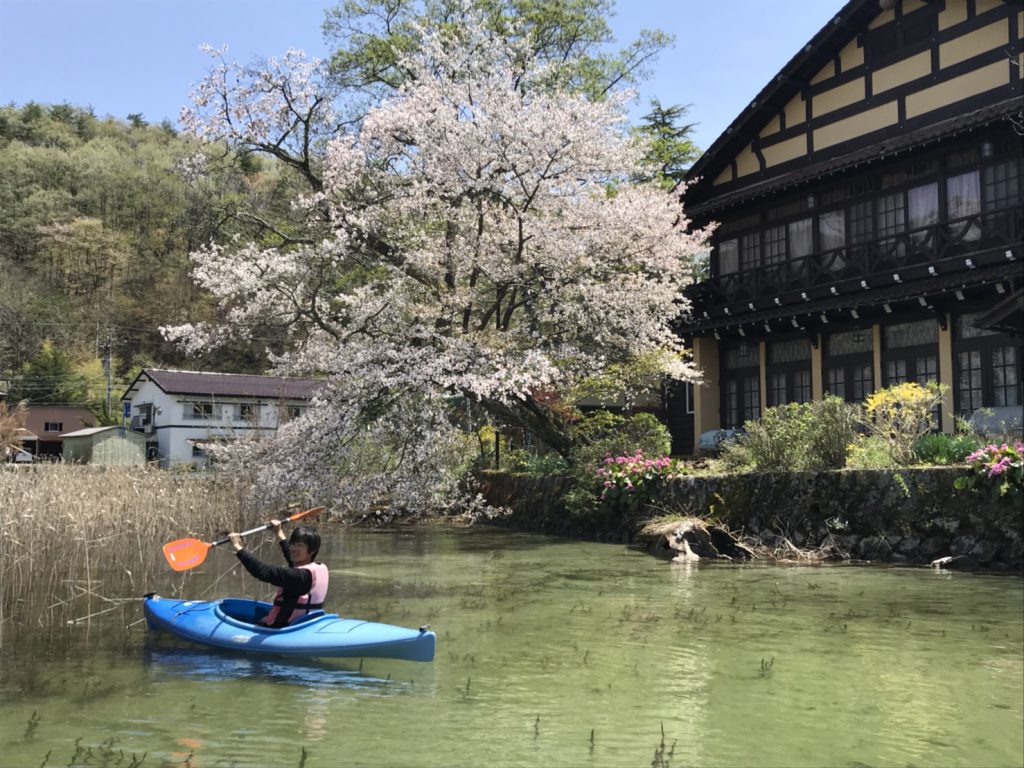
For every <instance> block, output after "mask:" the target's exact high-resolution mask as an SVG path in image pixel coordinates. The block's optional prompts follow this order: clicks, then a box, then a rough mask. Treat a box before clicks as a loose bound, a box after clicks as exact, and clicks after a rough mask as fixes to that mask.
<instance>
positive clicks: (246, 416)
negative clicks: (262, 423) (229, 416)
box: [235, 403, 259, 421]
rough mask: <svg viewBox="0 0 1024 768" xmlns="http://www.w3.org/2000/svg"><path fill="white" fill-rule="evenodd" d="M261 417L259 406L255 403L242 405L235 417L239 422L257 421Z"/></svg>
mask: <svg viewBox="0 0 1024 768" xmlns="http://www.w3.org/2000/svg"><path fill="white" fill-rule="evenodd" d="M258 415H259V406H257V405H255V404H253V403H242V404H240V405H239V406H238V412H237V414H236V416H235V419H236V420H237V421H255V420H256V418H257V417H258Z"/></svg>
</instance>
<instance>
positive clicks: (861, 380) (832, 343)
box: [825, 330, 874, 403]
mask: <svg viewBox="0 0 1024 768" xmlns="http://www.w3.org/2000/svg"><path fill="white" fill-rule="evenodd" d="M871 355H872V335H871V331H869V330H857V331H844V332H843V333H833V334H831V335H830V336H829V337H828V338H826V339H825V386H826V388H827V391H828V393H829V394H832V395H835V396H836V397H841V398H843V399H844V400H846V401H847V402H848V403H857V402H861V401H863V400H864V399H865V398H866V397H867V396H868V395H869V394H871V392H872V391H874V366H873V365H872V362H871V359H872V358H871Z"/></svg>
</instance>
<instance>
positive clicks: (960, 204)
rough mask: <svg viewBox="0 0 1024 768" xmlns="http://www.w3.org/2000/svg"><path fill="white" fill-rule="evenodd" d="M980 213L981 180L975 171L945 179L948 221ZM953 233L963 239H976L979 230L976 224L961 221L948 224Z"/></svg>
mask: <svg viewBox="0 0 1024 768" xmlns="http://www.w3.org/2000/svg"><path fill="white" fill-rule="evenodd" d="M978 213H981V180H980V178H979V175H978V172H977V171H971V172H970V173H962V174H960V175H959V176H953V177H951V178H949V179H946V215H947V217H948V218H949V220H950V221H954V220H955V219H963V218H965V217H967V216H974V215H975V214H978ZM950 231H951V232H952V233H953V235H955V236H958V237H960V238H962V239H963V240H967V241H971V240H977V239H978V238H979V237H981V230H980V229H978V226H977V225H976V224H970V225H967V224H965V223H963V222H960V223H955V224H951V225H950Z"/></svg>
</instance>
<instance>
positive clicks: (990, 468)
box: [956, 440, 1024, 498]
mask: <svg viewBox="0 0 1024 768" xmlns="http://www.w3.org/2000/svg"><path fill="white" fill-rule="evenodd" d="M967 466H968V474H966V475H964V476H963V477H959V478H957V480H956V487H957V488H959V489H960V490H966V489H974V488H990V489H991V490H992V495H993V496H995V497H997V498H998V497H1001V496H1011V497H1014V498H1017V497H1020V496H1021V495H1022V494H1024V443H1022V442H1021V441H1020V440H1018V441H1017V442H1015V443H1013V444H1012V445H1011V444H1010V443H1003V444H1002V445H996V444H995V443H991V444H990V445H986V446H984V447H983V448H979V449H978V450H976V451H975V452H974V453H972V454H970V455H969V456H968V457H967Z"/></svg>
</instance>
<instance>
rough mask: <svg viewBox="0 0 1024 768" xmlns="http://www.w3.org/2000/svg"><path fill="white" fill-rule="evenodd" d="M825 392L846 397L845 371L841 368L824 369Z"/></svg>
mask: <svg viewBox="0 0 1024 768" xmlns="http://www.w3.org/2000/svg"><path fill="white" fill-rule="evenodd" d="M825 394H826V395H834V396H836V397H841V398H843V399H844V400H845V399H846V371H844V370H843V369H842V368H826V369H825Z"/></svg>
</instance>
